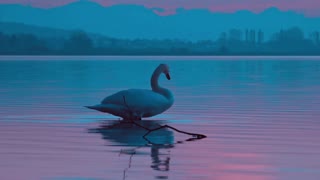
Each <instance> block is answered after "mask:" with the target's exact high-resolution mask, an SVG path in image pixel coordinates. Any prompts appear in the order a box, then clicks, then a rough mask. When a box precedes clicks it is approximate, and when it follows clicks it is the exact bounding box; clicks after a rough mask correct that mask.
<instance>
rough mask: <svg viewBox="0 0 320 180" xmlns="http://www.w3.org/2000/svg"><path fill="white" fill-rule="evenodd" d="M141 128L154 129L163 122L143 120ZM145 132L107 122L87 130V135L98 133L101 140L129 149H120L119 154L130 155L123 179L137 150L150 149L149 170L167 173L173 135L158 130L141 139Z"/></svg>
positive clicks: (127, 124) (160, 177) (125, 125)
mask: <svg viewBox="0 0 320 180" xmlns="http://www.w3.org/2000/svg"><path fill="white" fill-rule="evenodd" d="M138 123H139V124H140V125H141V126H143V127H145V128H148V129H154V128H157V127H159V126H161V125H162V124H164V123H165V121H159V120H157V121H156V120H152V121H148V120H143V121H139V122H138ZM146 132H147V130H145V129H143V128H141V127H138V126H136V125H134V124H132V123H129V122H124V121H107V122H104V123H103V124H101V125H100V127H99V128H95V129H89V133H100V134H101V135H102V139H105V140H108V141H111V142H113V143H115V144H118V145H124V146H127V147H130V148H127V149H121V150H120V154H127V155H130V158H129V165H128V167H127V168H126V169H125V170H124V179H125V177H126V173H127V170H128V169H129V168H130V167H131V161H132V157H133V156H134V155H135V154H137V153H139V152H138V150H139V148H150V150H151V152H150V156H151V166H150V167H151V168H152V169H154V170H156V171H169V169H170V151H169V149H170V148H173V147H174V143H175V142H174V134H173V132H172V131H170V130H168V129H165V128H164V129H160V130H157V131H154V132H152V133H150V134H149V135H148V136H147V137H146V138H143V135H145V134H146ZM155 178H156V179H167V178H168V176H156V177H155Z"/></svg>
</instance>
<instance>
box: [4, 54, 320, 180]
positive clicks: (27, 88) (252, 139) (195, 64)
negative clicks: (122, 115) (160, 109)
mask: <svg viewBox="0 0 320 180" xmlns="http://www.w3.org/2000/svg"><path fill="white" fill-rule="evenodd" d="M92 59H94V57H92V58H91V57H88V59H87V60H86V59H83V58H82V60H81V61H80V60H79V61H76V60H75V61H67V60H59V61H52V60H47V59H45V58H44V59H43V60H36V61H31V60H24V61H13V60H7V61H6V60H1V61H0V85H1V86H0V87H1V88H0V99H1V101H0V107H1V110H0V159H1V161H0V179H1V180H7V179H8V180H15V179H17V180H20V179H34V180H38V179H40V180H42V179H44V180H75V179H76V180H84V179H86V180H87V179H89V180H101V179H103V180H109V179H111V180H113V179H115V180H116V179H127V180H131V179H173V180H180V179H181V180H184V179H191V180H192V179H204V180H212V179H216V180H235V179H246V180H288V179H290V180H301V179H307V180H318V179H319V178H320V153H319V152H320V144H319V142H320V141H319V137H320V122H319V119H320V111H319V110H320V109H319V105H320V95H319V92H320V58H319V59H318V60H317V59H313V60H306V59H305V58H304V57H301V59H300V60H297V58H295V60H277V58H276V59H274V58H273V59H269V60H268V59H266V58H264V59H258V58H257V59H256V60H252V59H250V60H246V58H241V59H237V58H234V60H208V59H207V60H205V61H204V60H199V59H200V58H199V59H197V57H194V60H183V59H181V58H180V59H179V58H177V60H175V59H174V58H170V60H163V59H162V60H160V59H159V58H152V57H144V58H143V57H141V60H137V59H138V58H135V59H134V60H130V61H127V60H126V59H128V58H123V59H122V58H115V59H116V60H106V61H103V60H92ZM279 59H280V58H279ZM159 63H167V64H168V65H169V66H170V72H171V78H172V79H171V80H170V81H167V80H166V79H165V77H164V76H163V77H161V78H160V84H161V85H162V86H163V87H166V88H168V89H170V90H171V91H172V92H173V94H174V95H175V103H174V105H173V107H172V108H171V109H169V110H168V111H166V112H165V113H163V114H161V115H159V116H156V117H152V118H149V119H147V120H144V121H142V123H143V125H144V126H146V127H156V126H157V125H158V124H168V125H171V126H174V127H176V128H178V129H180V130H184V131H188V132H193V133H202V134H205V135H207V138H205V139H202V140H197V141H186V139H188V138H190V136H187V135H182V134H179V133H176V132H174V131H171V130H168V129H165V130H161V131H158V132H154V133H151V134H150V135H149V136H148V140H150V141H151V142H153V143H157V144H161V145H151V144H147V143H148V142H147V141H146V140H145V139H143V138H142V136H143V134H145V132H146V131H145V130H143V129H142V128H139V127H136V126H133V125H130V124H119V121H118V118H117V117H114V116H111V115H108V114H104V113H100V112H97V111H93V110H90V109H86V108H84V107H83V106H86V105H94V104H97V103H99V102H100V101H101V100H102V99H103V98H104V97H106V96H108V95H110V94H112V93H114V92H117V91H119V90H122V89H127V88H146V89H149V88H150V87H149V86H150V82H149V81H150V76H151V74H152V72H153V70H154V68H155V67H156V66H157V65H158V64H159Z"/></svg>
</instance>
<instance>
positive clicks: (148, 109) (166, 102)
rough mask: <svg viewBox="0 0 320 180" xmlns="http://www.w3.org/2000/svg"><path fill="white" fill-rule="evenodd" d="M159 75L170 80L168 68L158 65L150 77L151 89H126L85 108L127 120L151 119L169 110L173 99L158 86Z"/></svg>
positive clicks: (166, 90)
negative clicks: (162, 74)
mask: <svg viewBox="0 0 320 180" xmlns="http://www.w3.org/2000/svg"><path fill="white" fill-rule="evenodd" d="M161 73H164V74H165V75H166V77H167V79H168V80H170V74H169V66H168V65H166V64H160V65H159V66H158V67H157V68H156V69H155V70H154V72H153V74H152V76H151V88H152V90H147V89H128V90H123V91H119V92H117V93H115V94H112V95H110V96H108V97H106V98H105V99H104V100H102V102H101V104H98V105H95V106H86V107H87V108H90V109H95V110H97V111H101V112H106V113H109V114H112V115H115V116H119V117H122V118H123V119H127V120H141V118H142V117H151V116H155V115H157V114H160V113H163V112H164V111H166V110H167V109H169V108H170V107H171V106H172V104H173V102H174V98H173V95H172V93H171V92H170V90H168V89H165V88H163V87H161V86H159V84H158V79H159V76H160V74H161Z"/></svg>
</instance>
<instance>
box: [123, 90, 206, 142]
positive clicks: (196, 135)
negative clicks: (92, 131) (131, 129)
mask: <svg viewBox="0 0 320 180" xmlns="http://www.w3.org/2000/svg"><path fill="white" fill-rule="evenodd" d="M123 101H124V104H125V105H126V106H127V108H128V110H129V111H130V114H133V112H132V110H131V109H130V107H129V106H128V104H127V102H126V97H125V96H123ZM128 123H132V124H134V125H136V126H138V127H141V128H142V129H145V130H147V132H146V134H144V135H143V138H144V139H145V140H146V141H148V142H149V143H150V144H154V143H152V142H150V140H148V139H147V136H148V134H150V133H152V132H154V131H157V130H160V129H163V128H169V129H172V130H174V131H176V132H178V133H182V134H187V135H190V136H193V137H192V138H189V139H187V140H186V141H194V140H199V139H203V138H206V137H207V136H206V135H203V134H198V133H190V132H186V131H181V130H179V129H177V128H175V127H172V126H169V125H167V124H166V125H160V124H159V125H160V127H157V128H154V129H149V128H147V127H144V126H142V125H141V124H139V123H137V122H135V121H134V120H130V121H128Z"/></svg>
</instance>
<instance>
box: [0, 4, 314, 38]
mask: <svg viewBox="0 0 320 180" xmlns="http://www.w3.org/2000/svg"><path fill="white" fill-rule="evenodd" d="M0 21H1V22H17V23H25V24H30V25H36V26H42V27H50V28H56V29H65V30H74V29H82V30H85V31H87V32H92V33H98V34H102V35H107V36H109V37H115V38H129V39H135V38H146V39H165V38H170V39H174V38H178V39H189V40H202V39H216V38H218V37H219V36H220V34H221V32H223V31H228V30H230V29H232V28H237V29H240V30H245V29H247V28H249V29H256V30H258V29H261V30H262V31H263V32H264V33H265V35H266V38H269V37H270V36H271V35H272V33H274V32H276V31H279V30H280V29H286V28H290V27H293V26H299V27H301V28H302V29H303V30H304V31H305V32H306V35H308V34H309V32H311V31H314V30H320V18H309V17H305V16H304V15H302V14H299V13H296V12H293V11H286V12H284V11H280V10H278V9H276V8H269V9H266V10H265V11H264V12H262V13H259V14H255V13H252V12H250V11H238V12H235V13H213V12H210V11H208V10H205V9H193V10H185V9H177V11H176V13H175V14H173V15H169V16H160V15H158V14H156V13H155V12H154V9H148V8H145V7H143V6H138V5H115V6H110V7H104V6H101V5H100V4H97V3H94V2H91V1H76V2H74V3H70V4H67V5H65V6H60V7H55V8H49V9H40V8H34V7H31V6H23V5H14V4H2V5H0ZM6 27H8V26H6ZM2 28H3V27H2ZM18 29H19V28H14V27H13V26H10V28H9V27H8V29H7V30H8V31H11V30H12V31H18ZM22 29H24V30H26V31H28V27H27V26H25V27H24V28H22ZM47 30H48V33H47V32H46V31H47ZM49 31H50V30H49V29H41V28H40V29H38V32H39V33H40V34H43V35H44V36H46V35H48V34H54V33H58V34H65V33H67V32H65V31H60V30H55V32H52V31H50V32H49Z"/></svg>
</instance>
